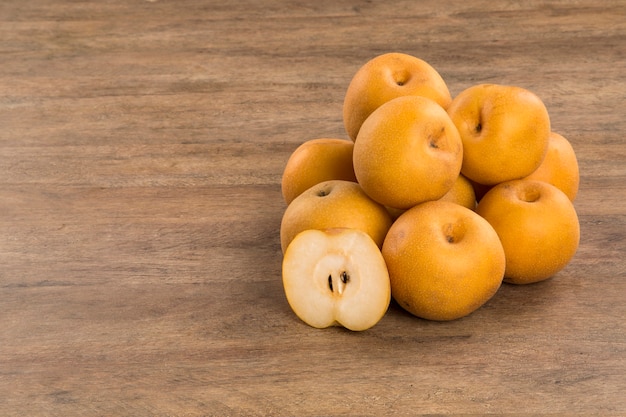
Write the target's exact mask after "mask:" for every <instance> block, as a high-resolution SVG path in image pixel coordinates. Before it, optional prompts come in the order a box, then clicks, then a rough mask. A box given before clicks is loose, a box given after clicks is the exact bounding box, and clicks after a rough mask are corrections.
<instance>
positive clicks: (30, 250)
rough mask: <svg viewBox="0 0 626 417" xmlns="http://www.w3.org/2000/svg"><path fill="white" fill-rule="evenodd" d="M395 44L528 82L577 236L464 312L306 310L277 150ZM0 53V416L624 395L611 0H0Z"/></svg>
mask: <svg viewBox="0 0 626 417" xmlns="http://www.w3.org/2000/svg"><path fill="white" fill-rule="evenodd" d="M389 51H402V52H406V53H410V54H413V55H416V56H419V57H421V58H423V59H425V60H427V61H428V62H430V63H431V64H432V65H433V66H434V67H435V68H437V69H438V70H439V72H440V73H441V74H442V76H443V77H444V79H445V80H446V81H447V83H448V86H449V87H450V90H451V92H452V94H453V95H454V94H457V93H459V92H460V91H462V90H463V89H464V88H466V87H469V86H470V85H472V84H476V83H479V82H496V83H508V84H515V85H520V86H523V87H526V88H528V89H531V90H532V91H534V92H536V93H537V94H538V95H539V96H540V97H541V98H542V99H543V100H544V101H545V103H546V106H547V107H548V110H549V112H550V115H551V118H552V126H553V130H555V131H558V132H559V133H561V134H563V135H564V136H566V137H567V138H568V139H570V141H571V142H572V144H573V146H574V148H575V150H576V152H577V155H578V158H579V164H580V169H581V189H580V193H579V196H578V198H577V200H576V208H577V210H578V213H579V216H580V222H581V230H582V238H581V244H580V249H579V251H578V253H577V255H576V257H575V258H574V259H573V260H572V262H571V263H570V264H569V266H568V267H567V268H566V269H565V270H563V271H562V272H560V273H559V274H557V275H556V276H555V277H553V278H552V279H550V280H548V281H545V282H543V283H540V284H536V285H531V286H524V287H515V286H511V285H504V286H503V287H502V288H501V289H500V291H499V292H498V294H497V295H496V296H495V297H494V298H493V299H492V300H491V301H490V302H489V303H488V304H487V305H485V306H484V307H483V308H481V309H480V310H478V311H477V312H475V313H474V314H472V315H471V316H469V317H466V318H463V319H461V320H457V321H454V322H449V323H434V322H428V321H425V320H420V319H416V318H414V317H412V316H410V315H408V314H406V313H404V312H403V311H402V310H401V309H399V308H398V307H397V306H395V305H392V306H391V307H390V310H389V312H388V314H387V315H386V316H385V317H384V318H383V320H382V321H381V322H380V323H379V324H378V325H377V326H376V327H374V328H373V329H370V330H369V331H367V332H362V333H351V332H348V331H344V330H341V329H327V330H323V331H320V330H315V329H312V328H310V327H308V326H306V325H304V324H303V323H302V322H300V321H299V320H298V319H297V317H295V315H294V314H293V313H292V312H291V311H290V309H289V306H288V305H287V303H286V300H285V298H284V294H283V292H282V286H281V278H280V263H281V252H280V244H279V236H278V228H279V224H280V219H281V215H282V212H283V210H284V208H285V206H284V203H283V201H282V198H281V195H280V185H279V184H280V177H281V174H282V169H283V167H284V164H285V162H286V160H287V158H288V156H289V154H290V153H291V152H292V151H293V150H294V149H295V147H296V146H298V145H299V144H300V143H301V142H303V141H304V140H307V139H311V138H313V137H324V136H326V137H346V134H345V132H344V130H343V125H342V121H341V107H342V101H343V94H344V92H345V89H346V87H347V85H348V82H349V81H350V78H351V77H352V75H353V73H354V72H355V71H356V69H357V68H358V67H359V66H360V65H362V64H363V63H364V62H365V61H366V60H368V59H370V58H371V57H373V56H374V55H376V54H379V53H384V52H389ZM0 61H1V64H0V399H1V401H0V415H3V416H26V415H28V416H73V415H77V416H105V415H106V416H122V415H124V416H125V415H132V416H226V417H228V416H292V415H298V416H339V415H355V416H357V415H358V416H410V415H416V414H474V415H484V414H488V413H496V414H505V413H511V414H512V413H519V414H533V415H536V414H559V415H573V414H579V415H626V397H625V396H624V392H626V376H625V375H626V336H625V335H626V328H625V326H624V318H625V317H626V298H625V296H626V261H625V260H624V248H625V246H626V245H625V241H626V206H625V205H624V201H626V164H625V162H626V143H625V142H624V133H625V132H626V118H625V117H624V99H625V98H626V81H625V78H624V74H626V5H625V4H624V2H622V1H609V0H605V1H590V0H577V1H574V2H566V1H555V2H542V1H525V2H514V1H506V2H492V1H481V0H465V1H451V2H439V1H434V0H433V1H430V0H429V1H424V2H410V1H391V2H370V1H361V0H348V1H343V2H336V1H329V0H322V1H319V2H301V1H279V0H263V1H259V2H256V1H251V0H249V1H240V2H218V1H215V0H208V1H199V0H196V1H193V0H182V1H176V2H174V1H166V0H150V1H139V0H137V1H122V0H113V1H106V2H84V1H60V0H59V1H53V0H30V1H28V2H23V1H18V0H3V1H2V2H1V3H0Z"/></svg>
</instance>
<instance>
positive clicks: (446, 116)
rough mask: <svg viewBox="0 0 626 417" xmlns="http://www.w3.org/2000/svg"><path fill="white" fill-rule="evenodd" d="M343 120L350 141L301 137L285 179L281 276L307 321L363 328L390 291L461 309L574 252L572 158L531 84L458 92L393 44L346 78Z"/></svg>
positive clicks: (405, 300) (533, 277) (437, 314)
mask: <svg viewBox="0 0 626 417" xmlns="http://www.w3.org/2000/svg"><path fill="white" fill-rule="evenodd" d="M343 121H344V126H345V130H346V132H347V134H348V137H349V138H345V139H341V138H319V139H311V140H308V141H306V142H304V143H302V144H301V145H300V146H299V147H298V148H297V149H296V150H295V151H294V152H293V154H292V155H291V156H290V158H289V160H288V161H287V164H286V166H285V169H284V172H283V176H282V184H281V185H282V194H283V197H284V199H285V202H286V203H287V208H286V210H285V212H284V214H283V218H282V222H281V228H280V240H281V247H282V251H283V255H284V257H283V266H282V276H283V285H284V290H285V294H286V297H287V300H288V302H289V305H290V306H291V308H292V309H293V311H294V312H295V313H296V315H297V316H298V317H299V318H300V319H301V320H302V321H304V322H305V323H307V324H309V325H311V326H313V327H317V328H325V327H328V326H332V325H340V326H344V327H346V328H348V329H351V330H365V329H368V328H370V327H372V326H374V325H375V324H376V323H377V322H378V321H379V320H380V319H381V318H382V317H383V316H384V314H385V313H386V311H387V309H388V307H389V303H390V301H391V298H392V297H393V299H394V300H396V301H397V303H398V305H400V306H401V307H402V308H404V309H406V310H407V311H408V312H410V313H412V314H413V315H415V316H417V317H420V318H423V319H428V320H438V321H446V320H454V319H458V318H461V317H464V316H466V315H468V314H470V313H472V312H473V311H475V310H476V309H478V308H480V307H481V306H482V305H484V304H485V303H486V302H487V301H488V300H489V299H491V298H492V297H493V296H494V295H495V294H496V292H497V291H498V289H499V288H500V286H501V285H502V283H503V282H508V283H511V284H529V283H534V282H539V281H542V280H545V279H547V278H549V277H551V276H553V275H554V274H556V273H557V272H558V271H560V270H561V269H563V268H564V267H565V266H566V265H567V264H568V263H569V262H570V260H571V259H572V258H573V256H574V254H575V253H576V251H577V249H578V244H579V239H580V227H579V223H578V217H577V214H576V211H575V209H574V205H573V201H574V199H575V197H576V193H577V191H578V186H579V171H578V163H577V159H576V155H575V153H574V150H573V148H572V146H571V144H570V143H569V142H568V141H567V139H565V138H564V137H563V136H561V135H559V134H558V133H556V132H553V131H552V130H551V126H550V118H549V115H548V111H547V109H546V107H545V105H544V104H543V102H542V101H541V100H540V99H539V97H538V96H537V95H535V94H534V93H532V92H530V91H528V90H526V89H524V88H521V87H517V86H510V85H496V84H479V85H473V86H470V87H469V88H467V89H466V90H464V91H462V92H461V93H459V94H458V95H457V96H456V97H454V98H453V97H451V95H450V92H449V90H448V87H447V85H446V83H445V81H444V80H443V78H442V77H441V76H440V74H439V73H438V72H437V71H436V70H435V69H434V68H433V67H432V66H431V65H430V64H428V63H427V62H425V61H423V60H421V59H419V58H417V57H414V56H411V55H407V54H401V53H388V54H383V55H380V56H377V57H375V58H373V59H372V60H370V61H369V62H367V63H365V65H363V66H362V67H361V68H360V69H359V70H358V71H357V72H356V74H355V75H354V77H353V78H352V80H351V82H350V84H349V86H348V89H347V91H346V95H345V100H344V104H343Z"/></svg>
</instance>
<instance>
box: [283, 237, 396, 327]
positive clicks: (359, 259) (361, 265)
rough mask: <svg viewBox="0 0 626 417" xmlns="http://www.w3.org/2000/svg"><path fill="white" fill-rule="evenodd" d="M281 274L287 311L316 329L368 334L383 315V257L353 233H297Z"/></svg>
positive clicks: (386, 292)
mask: <svg viewBox="0 0 626 417" xmlns="http://www.w3.org/2000/svg"><path fill="white" fill-rule="evenodd" d="M282 274H283V286H284V289H285V295H286V296H287V301H288V302H289V305H290V307H291V309H292V310H293V311H294V313H295V314H296V315H297V316H298V317H299V318H300V319H301V320H302V321H304V322H305V323H307V324H308V325H310V326H312V327H316V328H320V329H321V328H326V327H330V326H343V327H345V328H347V329H350V330H354V331H361V330H366V329H369V328H370V327H372V326H374V325H375V324H376V323H378V322H379V321H380V319H381V318H382V317H383V316H384V315H385V313H386V312H387V308H388V307H389V302H390V300H391V284H390V282H389V273H388V272H387V265H386V264H385V260H384V258H383V256H382V253H381V252H380V249H379V248H378V246H377V245H376V243H374V241H373V240H372V238H371V237H370V236H369V235H368V234H367V233H365V232H363V231H361V230H357V229H348V228H333V229H325V230H312V229H311V230H305V231H303V232H300V233H299V234H298V235H297V236H296V237H295V238H294V239H293V241H292V242H291V243H290V244H289V246H288V247H287V250H286V251H285V255H284V258H283V265H282Z"/></svg>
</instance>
